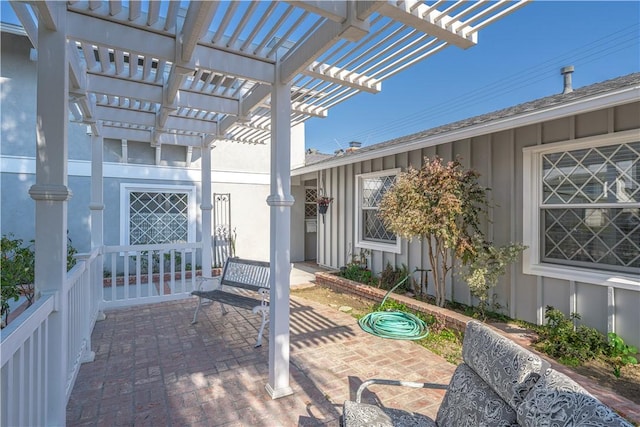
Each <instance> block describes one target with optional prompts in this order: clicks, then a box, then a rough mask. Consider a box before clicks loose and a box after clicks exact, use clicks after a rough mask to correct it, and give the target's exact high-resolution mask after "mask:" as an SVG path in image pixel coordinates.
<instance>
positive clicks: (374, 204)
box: [356, 169, 400, 253]
mask: <svg viewBox="0 0 640 427" xmlns="http://www.w3.org/2000/svg"><path fill="white" fill-rule="evenodd" d="M398 172H399V169H394V170H387V171H382V172H375V173H368V174H363V175H358V176H356V192H357V195H358V197H357V203H358V208H357V211H358V215H357V217H356V218H357V219H356V228H357V230H358V242H357V246H358V247H361V248H366V249H376V250H381V251H387V252H395V253H400V239H398V238H396V235H395V234H393V233H392V232H391V231H389V230H387V229H386V228H385V226H384V224H383V223H382V221H381V220H380V218H378V205H379V204H380V200H382V196H383V195H384V193H385V192H386V191H387V190H388V189H389V188H391V186H392V185H393V183H394V182H395V179H396V175H397V174H398Z"/></svg>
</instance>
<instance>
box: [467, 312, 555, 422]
mask: <svg viewBox="0 0 640 427" xmlns="http://www.w3.org/2000/svg"><path fill="white" fill-rule="evenodd" d="M462 358H463V359H464V361H465V363H467V364H468V365H469V366H470V367H471V369H473V370H474V371H475V372H476V373H477V374H478V375H479V376H480V377H481V378H482V379H483V380H484V381H485V382H487V383H489V384H491V386H492V388H493V389H494V391H495V392H496V393H497V394H498V395H499V396H500V397H501V398H502V399H503V400H504V401H505V402H507V403H508V404H509V405H510V406H511V408H513V409H514V410H515V409H517V408H518V405H520V403H522V401H523V400H524V398H525V396H526V395H527V393H529V391H530V390H531V388H532V387H533V386H534V384H535V383H536V382H537V381H538V379H539V378H540V376H541V375H542V374H543V373H544V372H545V371H546V370H547V369H548V368H549V366H550V365H549V363H548V362H547V361H545V360H543V359H541V358H540V357H538V356H537V355H535V354H533V353H531V352H530V351H528V350H525V349H524V348H522V347H520V346H519V345H517V344H516V343H514V342H513V341H511V340H509V339H507V338H505V337H503V336H502V335H500V334H498V333H497V332H495V331H493V330H492V329H491V328H489V327H487V326H486V325H484V324H482V323H480V322H477V321H470V322H469V323H467V328H466V331H465V334H464V342H463V345H462Z"/></svg>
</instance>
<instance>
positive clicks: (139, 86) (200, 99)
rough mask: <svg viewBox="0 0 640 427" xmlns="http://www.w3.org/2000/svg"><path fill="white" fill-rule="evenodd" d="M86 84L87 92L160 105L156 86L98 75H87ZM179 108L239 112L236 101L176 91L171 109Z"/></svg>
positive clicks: (226, 112) (160, 96)
mask: <svg viewBox="0 0 640 427" xmlns="http://www.w3.org/2000/svg"><path fill="white" fill-rule="evenodd" d="M87 82H88V83H87V90H88V91H90V92H96V93H102V94H105V95H111V96H119V97H130V96H131V95H132V94H135V98H136V99H139V100H142V101H149V102H153V103H155V104H161V103H162V86H160V85H157V84H153V83H147V82H138V81H133V80H127V79H120V78H117V77H109V76H104V75H100V74H88V75H87ZM180 107H185V108H192V109H196V110H201V111H209V112H212V113H221V114H232V115H234V116H237V115H238V114H239V111H240V109H239V108H240V102H239V101H238V100H237V99H232V98H226V97H222V96H215V95H207V94H203V93H199V92H189V91H184V90H181V91H178V93H177V95H176V103H175V105H173V106H172V107H171V109H174V110H175V109H177V108H180Z"/></svg>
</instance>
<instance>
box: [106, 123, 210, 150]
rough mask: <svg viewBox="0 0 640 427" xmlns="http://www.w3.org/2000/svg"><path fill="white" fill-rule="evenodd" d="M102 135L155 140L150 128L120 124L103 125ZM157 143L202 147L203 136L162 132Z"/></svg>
mask: <svg viewBox="0 0 640 427" xmlns="http://www.w3.org/2000/svg"><path fill="white" fill-rule="evenodd" d="M101 134H102V136H103V137H104V138H109V139H118V140H120V139H126V140H128V141H140V142H147V143H151V142H153V134H152V132H151V131H149V130H145V129H134V128H125V127H119V126H108V125H103V126H102V132H101ZM157 143H159V144H162V145H183V146H187V147H200V145H201V144H202V137H201V136H199V135H179V134H174V133H160V134H159V135H158V140H157Z"/></svg>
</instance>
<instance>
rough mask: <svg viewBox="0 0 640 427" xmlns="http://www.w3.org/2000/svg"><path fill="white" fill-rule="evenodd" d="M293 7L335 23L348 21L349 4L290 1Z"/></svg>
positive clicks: (343, 0) (340, 2)
mask: <svg viewBox="0 0 640 427" xmlns="http://www.w3.org/2000/svg"><path fill="white" fill-rule="evenodd" d="M287 3H289V4H290V5H292V6H295V7H299V8H301V9H304V10H306V11H307V12H311V13H314V14H316V15H320V16H322V17H323V18H327V19H330V20H332V21H334V22H343V21H344V20H345V19H347V2H346V1H345V0H341V1H322V0H321V1H298V0H295V1H289V0H287Z"/></svg>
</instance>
